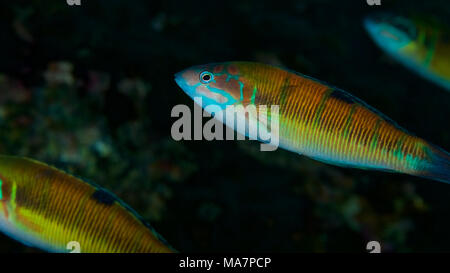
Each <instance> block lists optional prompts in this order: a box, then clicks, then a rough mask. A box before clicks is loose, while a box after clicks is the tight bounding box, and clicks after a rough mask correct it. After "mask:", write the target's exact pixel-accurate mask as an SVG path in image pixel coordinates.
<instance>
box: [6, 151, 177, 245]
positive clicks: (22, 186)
mask: <svg viewBox="0 0 450 273" xmlns="http://www.w3.org/2000/svg"><path fill="white" fill-rule="evenodd" d="M0 231H1V232H3V233H5V234H6V235H8V236H10V237H11V238H13V239H15V240H17V241H19V242H21V243H23V244H25V245H27V246H31V247H35V248H39V249H41V250H44V251H47V252H58V253H61V252H63V253H64V252H65V253H68V252H70V251H69V250H74V248H78V250H77V249H75V250H76V251H78V252H81V253H171V252H175V251H176V250H175V249H173V247H171V246H170V245H169V244H168V243H167V241H166V240H165V239H164V238H163V237H162V236H161V235H159V234H158V233H157V232H156V231H155V230H154V229H153V228H152V226H151V225H150V224H148V223H147V222H146V221H144V220H143V218H142V217H141V216H139V215H138V214H137V213H136V212H135V211H134V210H133V209H131V208H130V207H129V206H128V205H126V204H125V203H124V202H123V201H121V200H120V199H119V198H118V197H116V196H115V195H114V194H112V193H110V192H109V191H107V190H106V189H104V188H101V187H100V186H97V185H95V184H93V183H88V182H85V181H83V180H81V179H79V178H77V177H75V176H72V175H70V174H68V173H66V172H64V171H62V170H59V169H57V168H54V167H51V166H49V165H47V164H45V163H43V162H39V161H36V160H34V159H30V158H24V157H16V156H7V155H1V156H0Z"/></svg>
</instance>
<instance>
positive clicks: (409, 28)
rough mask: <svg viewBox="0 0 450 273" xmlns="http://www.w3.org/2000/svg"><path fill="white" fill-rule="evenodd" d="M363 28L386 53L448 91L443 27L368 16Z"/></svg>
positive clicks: (447, 34)
mask: <svg viewBox="0 0 450 273" xmlns="http://www.w3.org/2000/svg"><path fill="white" fill-rule="evenodd" d="M364 26H365V28H366V30H367V32H368V33H369V35H370V37H371V38H372V39H373V40H374V41H375V43H376V44H377V45H378V46H379V47H380V48H381V49H383V50H384V51H385V52H386V53H388V54H389V55H390V56H392V57H393V58H394V59H396V60H397V61H399V62H400V63H402V64H403V65H405V66H406V67H408V68H409V69H411V70H413V71H414V72H416V73H418V74H419V75H421V76H422V77H424V78H426V79H428V80H430V81H432V82H434V83H435V84H438V85H440V86H442V87H443V88H445V89H447V90H448V91H450V31H449V29H448V28H447V27H446V26H442V25H438V24H437V23H431V22H427V21H424V20H422V19H419V18H407V17H404V16H398V15H394V14H391V13H379V14H374V15H370V16H368V17H366V18H365V20H364Z"/></svg>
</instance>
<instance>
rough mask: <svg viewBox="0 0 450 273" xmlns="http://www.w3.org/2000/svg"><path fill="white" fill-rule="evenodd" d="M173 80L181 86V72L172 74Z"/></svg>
mask: <svg viewBox="0 0 450 273" xmlns="http://www.w3.org/2000/svg"><path fill="white" fill-rule="evenodd" d="M174 79H175V82H176V83H177V84H178V85H179V86H180V87H181V86H182V84H183V82H184V81H183V77H182V76H181V72H178V73H175V75H174Z"/></svg>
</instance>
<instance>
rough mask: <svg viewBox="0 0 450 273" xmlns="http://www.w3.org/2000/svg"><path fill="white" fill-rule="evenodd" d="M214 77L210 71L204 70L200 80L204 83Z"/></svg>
mask: <svg viewBox="0 0 450 273" xmlns="http://www.w3.org/2000/svg"><path fill="white" fill-rule="evenodd" d="M213 79H214V75H213V74H212V73H211V72H209V71H203V72H202V73H200V81H201V82H202V83H209V82H211V81H212V80H213Z"/></svg>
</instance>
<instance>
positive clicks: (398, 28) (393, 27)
mask: <svg viewBox="0 0 450 273" xmlns="http://www.w3.org/2000/svg"><path fill="white" fill-rule="evenodd" d="M364 27H365V29H366V31H367V32H368V33H369V35H370V36H371V37H372V39H373V40H374V41H375V43H376V44H377V45H378V46H379V47H380V48H382V49H383V50H385V51H387V52H388V53H390V54H394V55H396V54H399V53H400V52H399V51H400V50H401V49H402V48H404V47H405V46H407V45H409V44H410V43H411V42H415V40H416V38H417V28H416V26H415V24H414V23H413V22H412V21H411V20H409V19H407V18H404V17H401V16H395V15H391V14H385V13H382V14H376V15H371V16H368V17H366V18H365V19H364Z"/></svg>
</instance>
